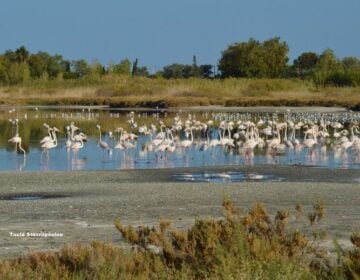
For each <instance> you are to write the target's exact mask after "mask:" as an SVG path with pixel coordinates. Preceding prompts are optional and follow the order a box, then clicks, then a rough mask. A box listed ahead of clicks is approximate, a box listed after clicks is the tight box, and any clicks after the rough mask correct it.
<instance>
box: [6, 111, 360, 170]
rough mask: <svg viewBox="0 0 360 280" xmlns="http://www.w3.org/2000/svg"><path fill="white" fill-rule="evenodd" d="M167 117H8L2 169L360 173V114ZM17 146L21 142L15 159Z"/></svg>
mask: <svg viewBox="0 0 360 280" xmlns="http://www.w3.org/2000/svg"><path fill="white" fill-rule="evenodd" d="M15 114H16V116H15ZM22 115H23V116H24V117H21V116H22ZM165 115H166V114H165V112H156V113H133V112H130V113H119V112H109V111H103V112H102V111H98V112H96V113H95V112H93V111H91V110H81V112H61V111H54V112H51V111H46V112H45V111H44V112H41V110H32V111H31V110H30V111H26V112H19V111H12V110H11V112H3V113H0V128H2V131H3V134H2V135H0V170H19V171H21V170H43V171H48V170H68V171H71V170H98V169H102V170H114V169H144V168H173V167H195V166H221V165H257V164H285V165H310V166H326V167H331V168H360V139H359V136H360V131H359V120H360V114H359V113H352V114H350V113H344V114H290V113H289V112H287V113H285V114H282V115H280V114H276V113H274V114H260V113H258V114H240V113H224V112H222V113H197V114H196V113H191V114H185V113H184V114H181V113H179V112H178V113H174V114H168V117H167V118H166V117H165ZM25 116H26V118H25ZM1 119H3V121H1ZM8 119H11V122H9V121H8ZM75 122H76V124H75ZM100 125H101V126H100ZM44 127H45V130H44ZM57 128H59V129H57ZM112 131H113V132H112ZM9 139H13V141H10V142H12V143H13V144H15V149H16V152H15V153H14V151H13V146H11V145H10V143H8V140H9ZM19 139H20V141H18V140H19ZM40 141H42V142H41V143H40ZM19 143H20V145H19ZM21 144H23V146H21ZM25 151H26V154H25Z"/></svg>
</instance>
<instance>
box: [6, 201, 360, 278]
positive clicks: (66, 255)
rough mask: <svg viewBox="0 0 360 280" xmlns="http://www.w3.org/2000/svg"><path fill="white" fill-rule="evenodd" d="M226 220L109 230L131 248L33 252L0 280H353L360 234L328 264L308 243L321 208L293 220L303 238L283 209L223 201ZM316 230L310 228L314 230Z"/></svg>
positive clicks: (359, 262) (359, 264) (358, 269)
mask: <svg viewBox="0 0 360 280" xmlns="http://www.w3.org/2000/svg"><path fill="white" fill-rule="evenodd" d="M223 206H224V209H225V217H224V218H223V219H220V220H213V219H208V220H201V219H199V220H196V222H195V224H194V225H193V226H192V227H191V228H190V229H188V230H185V231H179V230H176V229H175V228H173V227H172V226H171V224H170V222H168V221H166V220H162V221H160V223H159V227H157V228H154V227H153V228H149V227H146V226H139V227H137V228H134V227H132V226H125V225H123V224H122V223H121V221H120V220H116V222H115V226H116V228H117V229H118V230H119V232H120V233H121V234H122V236H123V238H124V239H125V240H127V241H128V242H129V243H130V244H131V245H132V250H131V251H128V250H125V249H120V248H119V247H117V246H114V245H110V244H103V243H100V242H97V241H94V242H92V243H91V244H90V245H82V244H75V245H72V246H65V247H64V248H63V249H61V250H60V251H59V252H56V253H53V252H51V253H50V252H42V253H32V254H30V255H29V256H28V257H26V258H19V259H15V260H6V261H2V262H1V263H0V277H1V279H359V277H360V233H354V234H353V235H352V237H351V241H352V243H353V244H354V249H352V250H350V251H345V250H342V249H341V248H340V246H339V247H338V248H339V249H338V252H339V256H338V260H337V262H332V261H331V260H330V259H328V256H327V255H326V252H323V251H322V250H320V249H319V248H317V247H316V246H314V245H313V244H314V243H313V242H311V241H312V240H313V239H314V238H318V235H316V234H314V228H313V226H314V225H315V224H316V223H318V222H319V221H320V220H321V219H322V218H323V216H324V206H323V204H322V203H321V202H320V203H317V204H316V205H314V209H313V211H310V212H309V213H303V210H302V207H301V205H298V206H297V207H296V211H297V214H296V216H297V217H298V218H299V216H303V217H306V219H307V220H308V221H309V223H310V232H311V233H312V235H308V234H305V233H302V232H300V231H299V230H289V229H288V227H287V224H288V222H289V220H291V219H292V217H291V216H290V212H289V211H288V210H286V209H284V210H280V211H278V213H277V214H276V215H275V217H274V218H271V217H270V215H269V214H268V213H267V211H266V209H265V208H264V207H263V206H262V205H261V204H256V205H255V206H254V208H253V209H251V210H250V211H249V212H248V213H247V214H245V215H241V214H240V212H239V210H238V209H237V208H236V207H235V206H234V205H233V204H232V203H231V201H229V200H225V201H224V204H223ZM315 231H316V230H315Z"/></svg>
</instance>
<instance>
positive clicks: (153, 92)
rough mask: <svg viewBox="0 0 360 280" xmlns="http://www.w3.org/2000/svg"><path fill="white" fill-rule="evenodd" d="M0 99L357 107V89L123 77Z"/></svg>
mask: <svg viewBox="0 0 360 280" xmlns="http://www.w3.org/2000/svg"><path fill="white" fill-rule="evenodd" d="M0 104H8V105H19V104H20V105H110V106H113V107H156V106H159V107H161V108H166V107H179V106H195V105H196V106H198V105H203V106H207V105H222V106H256V105H258V106H266V105H268V106H274V105H275V106H312V105H319V106H344V107H350V108H360V88H358V87H352V88H336V87H324V88H318V87H315V86H314V85H313V84H312V83H311V82H308V81H301V80H290V79H272V80H270V79H225V80H207V79H172V80H165V79H149V78H141V77H134V78H132V77H128V76H111V75H108V76H104V77H98V78H96V77H91V78H84V79H82V80H36V81H32V82H28V83H26V84H23V85H19V86H11V87H2V88H0Z"/></svg>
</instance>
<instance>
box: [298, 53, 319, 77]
mask: <svg viewBox="0 0 360 280" xmlns="http://www.w3.org/2000/svg"><path fill="white" fill-rule="evenodd" d="M318 60H319V56H318V55H317V54H316V53H314V52H304V53H302V54H301V55H299V56H298V58H297V59H295V60H294V66H295V69H296V72H297V76H298V77H305V76H308V75H309V74H311V73H312V72H313V71H314V69H315V66H316V64H317V63H318Z"/></svg>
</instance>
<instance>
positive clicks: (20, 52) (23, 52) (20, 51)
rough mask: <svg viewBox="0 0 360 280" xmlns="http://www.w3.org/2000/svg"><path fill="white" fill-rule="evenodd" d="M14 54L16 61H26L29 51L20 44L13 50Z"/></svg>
mask: <svg viewBox="0 0 360 280" xmlns="http://www.w3.org/2000/svg"><path fill="white" fill-rule="evenodd" d="M15 56H16V60H17V62H18V63H26V62H27V60H28V58H29V51H28V50H27V49H26V48H25V47H24V46H21V47H20V48H17V49H16V50H15Z"/></svg>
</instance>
